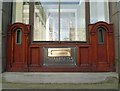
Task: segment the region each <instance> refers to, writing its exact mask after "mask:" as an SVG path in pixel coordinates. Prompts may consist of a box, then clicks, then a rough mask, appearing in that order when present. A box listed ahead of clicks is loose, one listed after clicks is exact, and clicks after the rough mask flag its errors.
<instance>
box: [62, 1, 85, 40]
mask: <svg viewBox="0 0 120 91" xmlns="http://www.w3.org/2000/svg"><path fill="white" fill-rule="evenodd" d="M60 5H61V8H60V40H61V41H86V23H85V2H81V0H74V1H68V0H62V1H61V4H60Z"/></svg>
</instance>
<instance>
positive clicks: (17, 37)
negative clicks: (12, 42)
mask: <svg viewBox="0 0 120 91" xmlns="http://www.w3.org/2000/svg"><path fill="white" fill-rule="evenodd" d="M21 37H22V33H21V29H17V30H16V44H21Z"/></svg>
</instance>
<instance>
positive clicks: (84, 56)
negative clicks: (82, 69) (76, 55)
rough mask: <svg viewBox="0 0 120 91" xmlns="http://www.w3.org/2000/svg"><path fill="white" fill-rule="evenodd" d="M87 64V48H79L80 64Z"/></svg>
mask: <svg viewBox="0 0 120 91" xmlns="http://www.w3.org/2000/svg"><path fill="white" fill-rule="evenodd" d="M88 64H89V50H88V48H80V65H81V66H82V65H88Z"/></svg>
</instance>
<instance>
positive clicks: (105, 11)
mask: <svg viewBox="0 0 120 91" xmlns="http://www.w3.org/2000/svg"><path fill="white" fill-rule="evenodd" d="M90 1H91V2H90V23H96V22H98V21H105V22H107V23H109V5H108V0H96V2H92V0H90Z"/></svg>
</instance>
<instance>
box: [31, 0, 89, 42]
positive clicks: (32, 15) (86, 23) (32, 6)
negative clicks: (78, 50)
mask: <svg viewBox="0 0 120 91" xmlns="http://www.w3.org/2000/svg"><path fill="white" fill-rule="evenodd" d="M34 3H35V2H30V3H29V12H30V14H29V19H30V20H29V24H30V25H31V32H30V39H31V43H55V44H56V43H88V42H89V40H88V25H89V24H90V10H89V2H85V28H86V29H85V32H86V34H85V35H86V36H85V37H86V41H59V40H58V41H34V40H33V33H34V13H33V12H34V5H35V4H34ZM58 7H60V6H58ZM59 17H60V16H59ZM58 19H59V18H58ZM58 31H59V30H58Z"/></svg>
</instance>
